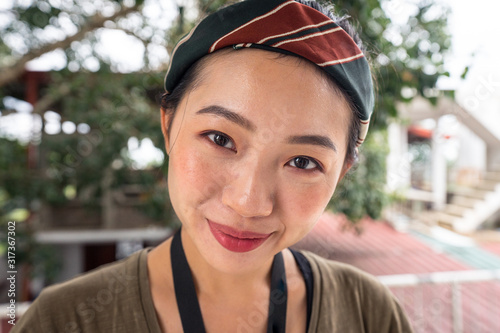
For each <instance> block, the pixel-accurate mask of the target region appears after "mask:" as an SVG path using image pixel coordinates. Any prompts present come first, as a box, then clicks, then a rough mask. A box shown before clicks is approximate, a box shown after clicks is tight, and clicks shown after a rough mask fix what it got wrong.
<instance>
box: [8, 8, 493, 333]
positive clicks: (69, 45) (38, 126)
mask: <svg viewBox="0 0 500 333" xmlns="http://www.w3.org/2000/svg"><path fill="white" fill-rule="evenodd" d="M233 2H234V1H233ZM321 2H323V3H326V4H333V5H334V6H335V8H336V11H337V12H338V13H340V14H341V15H349V16H350V17H351V21H352V22H354V24H355V26H356V27H357V28H358V30H359V31H360V33H361V36H362V39H363V40H364V41H365V43H366V46H367V49H368V52H369V54H370V56H371V61H372V65H373V69H374V75H375V77H376V81H377V85H378V90H377V106H376V112H375V114H374V117H373V121H372V124H371V130H370V133H369V136H368V139H367V141H366V142H365V144H364V145H363V146H362V147H361V150H360V161H359V164H358V165H357V167H356V168H355V169H356V170H354V171H352V172H351V173H350V174H349V175H348V176H347V177H346V179H345V180H344V181H343V182H342V184H340V186H339V187H338V188H337V191H336V193H335V195H334V197H333V198H332V201H331V204H330V206H329V210H328V212H327V213H325V215H324V216H323V217H322V218H321V220H320V222H319V223H318V225H317V227H316V228H315V229H314V230H313V232H312V233H311V234H310V235H309V236H308V237H307V238H306V239H304V240H303V241H302V242H301V243H299V244H298V245H297V247H298V248H302V249H308V250H312V251H315V252H317V253H319V254H321V255H323V256H325V257H328V258H331V259H335V260H339V261H343V262H347V263H350V264H353V265H355V266H357V267H359V268H361V269H363V270H365V271H367V272H369V273H371V274H374V275H376V276H378V277H379V279H380V280H381V281H382V282H383V283H385V284H386V285H388V286H389V287H390V288H391V290H392V291H393V292H394V293H395V295H396V296H397V297H398V298H399V300H400V302H401V303H402V305H403V307H404V308H405V309H406V311H407V312H408V314H409V316H410V318H411V320H412V322H413V324H414V327H415V330H416V332H498V331H500V322H498V320H496V318H498V315H500V302H499V300H500V284H499V281H498V278H499V276H500V125H499V124H500V65H499V64H498V56H497V55H498V54H499V51H500V46H499V45H498V43H496V38H497V36H499V35H500V27H499V26H498V23H497V20H498V19H497V17H496V15H497V13H498V12H499V11H500V4H499V3H498V2H496V1H494V0H476V1H474V3H471V2H470V1H465V0H453V1H452V0H435V1H431V0H350V1H347V0H339V1H333V2H328V1H321ZM228 3H231V1H225V0H92V1H90V0H3V1H2V2H1V3H0V235H1V239H0V253H1V254H2V256H1V258H0V268H1V269H0V303H7V302H9V297H8V296H7V290H8V288H9V286H8V281H7V280H6V277H7V271H8V270H7V256H8V255H7V252H8V251H7V249H8V243H7V232H8V222H9V221H16V249H15V250H16V259H15V260H16V268H17V279H16V282H17V287H16V288H17V290H16V299H17V301H18V304H19V308H18V313H19V315H22V311H23V309H25V308H26V306H29V301H31V300H33V299H34V298H35V297H36V296H37V295H38V293H39V292H40V291H41V289H42V288H43V287H44V286H47V285H50V284H53V283H57V282H60V281H64V280H66V279H69V278H71V277H74V276H75V275H77V274H80V273H82V272H86V271H88V270H91V269H93V268H95V267H98V266H100V265H102V264H105V263H109V262H112V261H114V260H118V259H121V258H125V257H127V256H128V255H130V254H131V253H133V252H135V251H137V250H139V249H142V248H144V247H147V246H154V245H156V244H158V243H160V242H161V241H163V240H164V239H166V238H167V237H168V236H169V235H170V234H171V233H172V231H173V230H175V228H177V227H178V225H179V224H178V221H177V220H176V218H175V215H174V214H173V212H172V209H171V207H170V204H169V198H168V192H167V187H166V177H165V175H166V172H167V170H166V163H167V158H166V154H165V151H164V147H163V142H162V135H161V131H160V122H159V121H160V117H159V106H158V97H159V95H160V94H161V93H162V91H163V88H162V85H163V76H164V73H165V71H166V67H167V64H168V60H169V56H170V54H171V51H172V49H173V47H174V45H175V42H176V41H177V40H178V39H179V38H180V37H181V36H183V35H184V34H186V33H187V32H188V31H189V30H190V29H191V28H192V27H193V26H194V25H195V24H196V22H197V21H198V20H199V19H200V18H201V17H204V16H205V15H207V14H209V13H211V12H214V11H215V10H217V8H219V7H220V6H222V5H225V4H228ZM4 267H5V269H4ZM23 302H26V303H23ZM2 308H4V307H3V306H2ZM0 318H4V314H3V313H0ZM6 319H8V318H7V317H5V318H4V319H3V321H2V324H1V326H0V332H7V331H8V329H9V328H10V325H8V324H7V323H6Z"/></svg>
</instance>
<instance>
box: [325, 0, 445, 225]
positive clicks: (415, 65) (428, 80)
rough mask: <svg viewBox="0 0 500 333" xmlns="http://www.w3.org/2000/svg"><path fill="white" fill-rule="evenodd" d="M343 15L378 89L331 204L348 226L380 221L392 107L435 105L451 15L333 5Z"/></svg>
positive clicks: (424, 6)
mask: <svg viewBox="0 0 500 333" xmlns="http://www.w3.org/2000/svg"><path fill="white" fill-rule="evenodd" d="M322 2H323V3H325V4H327V5H334V7H335V8H337V9H339V10H338V12H339V14H341V15H348V16H350V17H351V22H353V23H354V26H355V27H356V28H357V31H358V32H359V33H360V35H361V38H362V40H363V42H364V43H365V46H366V48H367V51H368V53H369V55H370V56H371V62H372V68H373V75H374V78H375V82H376V85H377V93H376V105H375V112H374V114H373V116H372V121H371V124H370V132H369V133H368V137H367V140H366V141H365V143H364V144H363V145H362V146H361V148H360V163H359V164H358V166H357V167H356V168H355V170H356V171H354V172H351V173H350V174H348V175H347V177H346V179H345V181H344V182H342V183H341V184H340V186H339V188H338V189H337V194H336V195H335V196H334V198H333V200H332V201H331V207H332V208H333V209H334V210H337V211H340V212H343V213H345V214H346V215H347V216H348V217H349V218H350V219H351V220H352V221H358V220H359V219H361V218H362V217H364V216H366V215H368V216H370V217H372V218H375V219H376V218H378V217H380V214H381V211H382V209H383V208H384V206H386V205H387V204H388V203H389V201H390V199H389V194H388V193H386V192H385V191H384V184H385V182H386V172H387V171H386V164H385V156H386V154H387V153H388V148H387V146H388V145H387V132H386V127H387V123H388V121H389V120H391V119H392V120H394V119H395V118H397V110H396V105H397V104H398V103H399V102H410V101H411V100H412V99H413V98H414V97H416V96H422V97H424V98H427V99H429V100H431V102H436V99H437V97H438V96H439V94H440V93H439V92H438V91H437V89H436V82H437V80H438V78H439V77H440V76H447V75H448V73H447V72H446V71H445V69H444V65H443V62H444V56H445V53H446V51H447V50H448V48H449V47H450V43H451V41H450V35H449V33H448V31H447V17H448V13H449V10H448V9H447V8H445V7H443V6H442V5H439V4H436V3H435V2H434V1H430V0H420V1H413V2H409V1H398V0H349V1H345V0H336V1H322Z"/></svg>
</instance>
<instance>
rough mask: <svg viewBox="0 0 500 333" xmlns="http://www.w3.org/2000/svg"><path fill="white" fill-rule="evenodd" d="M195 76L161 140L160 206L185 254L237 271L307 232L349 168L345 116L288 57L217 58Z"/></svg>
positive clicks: (321, 81) (258, 53) (309, 68)
mask: <svg viewBox="0 0 500 333" xmlns="http://www.w3.org/2000/svg"><path fill="white" fill-rule="evenodd" d="M200 74H201V81H200V82H199V84H198V85H197V86H196V88H195V89H193V90H191V91H190V92H188V93H186V95H185V96H184V98H183V99H182V101H181V103H180V104H179V107H178V109H177V111H176V114H175V116H174V120H173V122H172V125H171V128H170V136H169V138H168V137H167V138H166V149H167V152H168V153H169V171H168V185H169V191H170V197H171V201H172V204H173V207H174V209H175V212H176V213H177V216H178V217H179V219H180V220H181V222H182V224H183V233H182V239H183V243H184V247H185V248H186V252H188V250H189V251H191V250H192V251H197V252H198V253H199V254H201V257H202V258H203V259H204V260H205V261H206V262H208V263H209V264H210V265H212V266H213V267H216V268H217V269H219V270H221V271H227V272H230V271H239V272H241V270H242V269H251V268H256V267H258V265H262V264H263V263H264V262H269V260H271V259H272V257H273V256H274V255H275V254H276V253H278V252H279V251H281V250H282V249H284V248H287V247H289V246H291V245H293V244H295V243H296V242H298V241H299V240H300V239H302V238H303V237H304V236H305V235H306V234H307V233H308V232H309V231H310V230H311V228H312V227H313V226H314V224H315V223H316V221H317V220H318V218H319V216H320V215H321V213H322V212H323V210H324V209H325V207H326V205H327V203H328V201H329V200H330V198H331V196H332V194H333V192H334V190H335V187H336V185H337V182H338V181H339V179H340V178H341V177H342V176H343V175H344V173H345V172H346V171H347V170H348V168H349V166H347V165H344V157H345V154H346V147H347V137H348V128H349V122H350V117H351V111H350V109H349V107H348V105H347V103H346V101H345V99H344V98H343V97H342V96H340V95H339V94H338V93H336V92H335V89H334V88H333V87H332V83H331V82H329V80H328V79H327V78H325V77H324V76H323V75H321V73H320V70H319V69H317V68H316V67H315V66H314V65H312V64H310V63H308V62H306V61H300V60H299V59H297V58H294V57H290V56H285V57H279V56H277V55H276V54H275V53H272V52H267V51H262V50H252V49H245V50H238V51H229V52H220V53H219V54H214V55H212V56H211V58H210V59H208V61H207V62H206V63H205V64H204V67H203V69H202V71H201V73H200ZM165 123H168V121H165ZM163 126H165V124H163Z"/></svg>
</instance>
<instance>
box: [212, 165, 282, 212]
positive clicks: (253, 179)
mask: <svg viewBox="0 0 500 333" xmlns="http://www.w3.org/2000/svg"><path fill="white" fill-rule="evenodd" d="M251 164H252V166H250V165H248V164H246V165H245V166H244V167H243V168H240V170H239V172H236V173H233V176H232V177H231V178H232V179H231V180H230V181H229V182H228V183H227V184H226V185H225V187H224V190H223V193H222V203H223V204H224V205H226V206H228V207H230V208H231V209H233V210H234V211H235V212H236V213H238V214H239V215H240V216H243V217H265V216H269V215H271V213H272V211H273V207H274V194H273V184H272V182H273V181H272V179H271V178H272V177H270V175H268V174H266V172H264V171H263V170H262V168H261V169H259V167H258V165H256V164H257V163H251Z"/></svg>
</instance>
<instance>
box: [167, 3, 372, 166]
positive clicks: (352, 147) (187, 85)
mask: <svg viewBox="0 0 500 333" xmlns="http://www.w3.org/2000/svg"><path fill="white" fill-rule="evenodd" d="M295 1H296V2H298V3H301V4H303V5H306V6H309V7H311V8H314V9H316V10H317V11H319V12H321V13H322V14H324V15H326V16H328V17H329V18H330V19H331V20H333V21H334V22H335V23H336V24H338V25H339V26H340V27H341V28H342V29H344V30H345V31H346V32H347V33H348V34H349V36H351V38H352V39H353V41H354V42H355V43H356V45H357V46H358V47H359V49H360V50H361V51H362V52H363V53H364V54H365V55H367V54H366V51H365V48H364V45H363V42H362V41H361V38H360V37H359V34H358V33H357V32H356V31H355V29H354V27H353V26H352V25H351V24H350V23H349V21H348V18H349V17H348V16H346V15H344V16H337V15H336V14H335V13H334V11H333V8H332V9H331V8H327V7H325V6H322V5H320V4H319V3H317V2H316V1H308V0H295ZM206 58H208V57H202V58H201V59H200V60H198V61H197V62H196V63H195V64H194V65H192V66H191V67H190V68H189V69H188V70H187V72H186V73H185V74H184V76H183V77H182V79H181V80H180V81H179V84H177V86H176V87H175V89H174V90H173V91H172V93H171V94H168V93H166V92H165V93H163V95H162V96H161V100H160V105H161V108H162V112H165V113H166V114H167V115H168V116H169V117H168V119H169V122H168V124H166V127H167V135H170V127H171V124H172V120H173V119H174V114H175V112H176V110H177V107H178V105H179V103H180V101H181V100H182V98H183V97H184V96H185V94H186V92H188V91H190V90H191V89H193V88H194V87H195V86H196V85H197V84H198V83H199V82H200V81H201V78H200V72H201V69H202V68H203V65H204V63H205V61H204V60H205V59H206ZM325 74H326V73H325ZM326 76H327V77H328V78H329V79H330V80H331V81H332V82H333V83H334V87H335V88H337V87H338V89H336V90H338V91H339V92H340V93H341V94H342V96H343V97H344V98H345V100H346V101H347V103H348V105H349V107H350V109H351V110H352V115H351V120H350V123H349V131H348V140H347V149H346V156H345V162H349V163H350V164H355V163H356V162H357V161H358V151H357V149H356V148H357V142H358V138H359V133H360V128H361V123H360V121H359V119H361V112H360V111H359V109H358V108H357V106H356V105H355V104H354V102H353V101H352V99H351V98H350V96H349V95H348V94H347V92H346V91H344V90H343V89H342V88H340V86H339V84H338V83H337V82H336V80H335V78H334V77H332V76H330V75H328V74H326Z"/></svg>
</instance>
